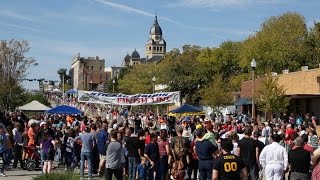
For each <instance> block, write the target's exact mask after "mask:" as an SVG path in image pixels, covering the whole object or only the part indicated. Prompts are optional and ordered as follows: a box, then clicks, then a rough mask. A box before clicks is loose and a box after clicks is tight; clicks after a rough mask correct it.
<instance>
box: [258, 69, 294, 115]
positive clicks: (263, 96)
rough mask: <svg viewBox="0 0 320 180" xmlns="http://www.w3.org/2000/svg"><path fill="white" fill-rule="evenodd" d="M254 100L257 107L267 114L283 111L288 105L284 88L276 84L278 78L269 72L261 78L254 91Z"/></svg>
mask: <svg viewBox="0 0 320 180" xmlns="http://www.w3.org/2000/svg"><path fill="white" fill-rule="evenodd" d="M254 100H255V102H256V103H257V106H258V109H259V110H260V111H262V112H266V113H268V114H271V113H278V112H284V111H285V110H286V108H287V106H288V105H289V98H288V97H287V96H286V90H285V89H284V87H283V86H280V85H279V84H278V78H277V77H276V76H272V75H271V73H269V74H268V75H267V76H266V77H265V78H264V79H263V80H262V83H261V85H260V86H259V87H258V88H257V90H256V92H255V96H254ZM269 119H270V117H269Z"/></svg>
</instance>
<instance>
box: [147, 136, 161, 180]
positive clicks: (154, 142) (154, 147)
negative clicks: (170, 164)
mask: <svg viewBox="0 0 320 180" xmlns="http://www.w3.org/2000/svg"><path fill="white" fill-rule="evenodd" d="M150 138H151V142H150V143H149V144H147V145H146V147H145V149H144V157H145V158H146V159H147V160H148V162H149V166H150V167H149V171H148V179H154V178H155V179H157V180H158V179H160V171H159V168H160V153H159V145H158V138H157V136H156V135H155V134H154V133H152V134H150Z"/></svg>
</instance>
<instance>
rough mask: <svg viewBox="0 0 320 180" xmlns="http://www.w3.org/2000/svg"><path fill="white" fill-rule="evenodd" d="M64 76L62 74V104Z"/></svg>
mask: <svg viewBox="0 0 320 180" xmlns="http://www.w3.org/2000/svg"><path fill="white" fill-rule="evenodd" d="M64 75H65V74H62V102H63V103H64Z"/></svg>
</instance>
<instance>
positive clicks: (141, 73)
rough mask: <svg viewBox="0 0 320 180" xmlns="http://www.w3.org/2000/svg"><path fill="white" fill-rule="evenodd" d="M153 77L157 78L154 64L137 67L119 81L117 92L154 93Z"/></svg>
mask: <svg viewBox="0 0 320 180" xmlns="http://www.w3.org/2000/svg"><path fill="white" fill-rule="evenodd" d="M153 76H156V74H155V66H154V65H153V64H139V65H135V66H133V67H132V69H129V70H128V72H127V73H126V74H124V75H123V77H122V78H119V79H118V80H117V90H118V91H119V92H121V93H126V94H137V93H152V91H153V82H152V77H153ZM111 86H112V84H111Z"/></svg>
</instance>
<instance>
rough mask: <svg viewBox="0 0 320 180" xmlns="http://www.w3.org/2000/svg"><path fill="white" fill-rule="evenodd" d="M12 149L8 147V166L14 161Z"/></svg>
mask: <svg viewBox="0 0 320 180" xmlns="http://www.w3.org/2000/svg"><path fill="white" fill-rule="evenodd" d="M12 155H13V153H12V149H11V148H7V163H6V166H7V167H9V166H10V164H11V161H12Z"/></svg>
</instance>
